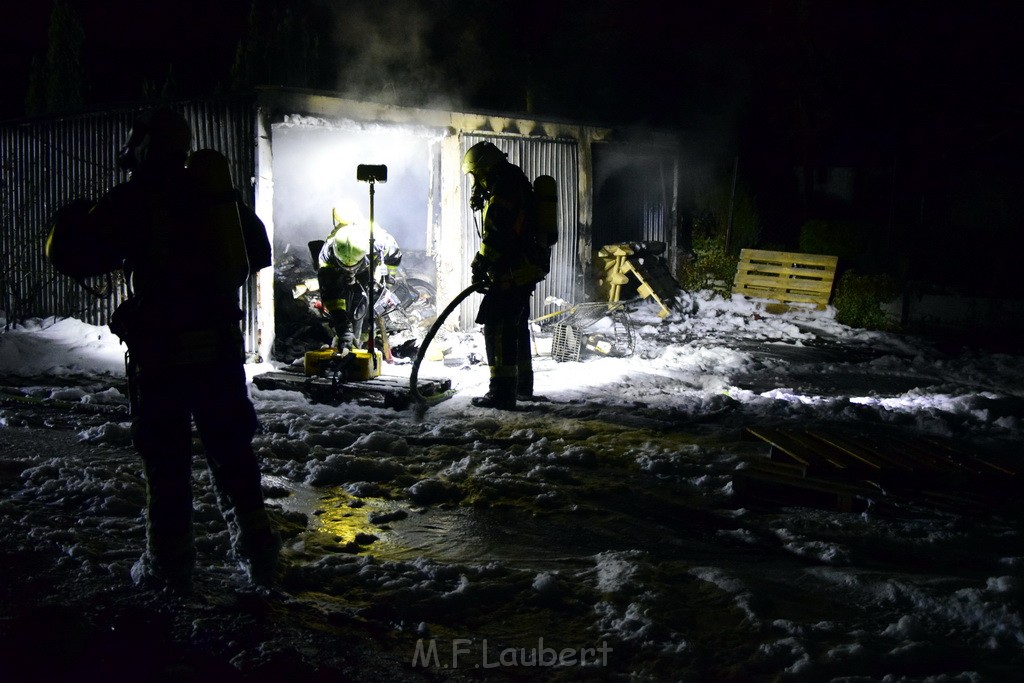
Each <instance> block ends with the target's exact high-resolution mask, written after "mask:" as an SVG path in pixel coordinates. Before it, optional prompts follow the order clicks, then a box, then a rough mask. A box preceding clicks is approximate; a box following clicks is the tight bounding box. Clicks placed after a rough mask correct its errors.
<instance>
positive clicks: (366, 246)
mask: <svg viewBox="0 0 1024 683" xmlns="http://www.w3.org/2000/svg"><path fill="white" fill-rule="evenodd" d="M330 239H331V249H332V250H333V251H334V258H336V259H337V260H338V263H339V264H341V266H342V267H343V268H345V269H346V270H351V271H359V270H361V269H362V268H363V267H365V264H366V263H367V260H366V254H367V253H368V252H369V251H370V231H369V229H368V228H367V227H366V226H365V225H364V224H362V223H341V224H339V225H338V228H337V229H336V230H335V231H334V234H333V235H331V238H330Z"/></svg>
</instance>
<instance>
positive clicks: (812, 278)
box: [732, 249, 839, 309]
mask: <svg viewBox="0 0 1024 683" xmlns="http://www.w3.org/2000/svg"><path fill="white" fill-rule="evenodd" d="M838 261H839V259H838V258H837V257H835V256H825V255H822V254H797V253H792V252H788V251H765V250H762V249H743V250H742V251H741V252H740V261H739V264H738V265H737V267H736V278H735V280H734V281H733V285H732V291H733V293H734V294H742V295H744V296H748V297H751V298H754V299H771V300H773V301H778V302H781V303H784V304H788V303H805V304H815V306H816V307H817V308H818V309H824V308H825V306H827V305H828V301H829V298H830V297H831V296H832V284H833V281H834V280H835V277H836V265H837V263H838Z"/></svg>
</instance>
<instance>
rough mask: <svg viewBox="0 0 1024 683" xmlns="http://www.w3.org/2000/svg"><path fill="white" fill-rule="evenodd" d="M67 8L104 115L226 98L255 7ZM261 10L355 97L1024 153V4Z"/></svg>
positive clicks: (28, 27) (42, 7) (38, 28)
mask: <svg viewBox="0 0 1024 683" xmlns="http://www.w3.org/2000/svg"><path fill="white" fill-rule="evenodd" d="M66 1H67V2H68V4H69V5H71V6H72V7H73V8H74V9H75V10H76V11H77V12H78V14H79V16H80V17H81V20H82V23H83V25H84V28H85V36H86V43H85V46H84V51H85V58H84V62H85V69H86V78H87V81H88V84H89V88H90V89H89V92H87V93H86V97H87V101H88V102H89V104H102V103H109V102H116V101H124V100H134V99H138V98H139V96H140V94H141V90H142V81H143V80H144V79H149V80H150V81H151V82H153V83H154V84H155V85H157V86H159V85H160V84H162V83H163V81H164V80H165V78H166V76H167V74H168V73H169V72H171V73H173V78H174V81H175V82H176V84H177V87H178V92H177V94H178V95H180V96H201V95H207V94H210V93H212V92H214V91H215V89H216V88H218V87H221V88H223V87H225V86H227V85H228V84H229V80H230V76H229V74H230V67H231V64H232V61H233V59H234V55H235V50H236V47H237V46H238V43H239V40H240V39H242V38H243V37H244V35H245V32H246V26H247V21H248V16H249V8H250V5H251V1H250V0H219V1H218V2H199V1H198V0H179V1H178V2H176V3H145V2H142V3H140V2H129V1H128V0H100V1H98V0H66ZM259 1H260V2H261V3H263V5H264V6H266V7H275V8H278V9H280V8H283V7H292V8H294V7H304V8H309V7H316V8H318V10H319V11H320V13H321V15H320V16H321V17H325V18H326V19H324V20H318V24H317V29H318V31H319V32H320V33H321V37H322V38H323V45H324V46H327V47H326V48H325V50H330V51H331V52H332V54H336V55H337V67H335V69H336V71H337V73H336V74H335V76H334V78H333V79H328V80H329V83H328V84H327V85H328V87H329V89H337V90H339V91H342V92H344V93H345V94H347V95H350V96H351V95H353V94H354V95H360V96H361V95H366V96H368V97H373V96H374V94H375V92H374V89H375V88H376V89H377V91H378V92H380V91H384V90H386V89H387V90H389V91H390V92H395V91H399V92H401V91H402V90H403V88H412V87H414V86H415V87H419V88H421V89H426V90H431V91H433V93H434V94H438V93H443V94H444V95H445V96H446V98H447V101H448V102H451V103H452V104H453V105H454V106H464V107H466V108H471V109H472V108H478V109H495V110H506V111H518V110H523V109H524V108H525V107H526V101H527V93H529V96H530V98H531V100H532V104H533V106H534V111H535V113H536V114H538V115H554V116H565V117H569V118H575V119H580V120H590V121H594V122H598V123H635V124H654V125H659V126H667V127H677V128H681V129H685V130H691V131H693V130H696V131H706V132H707V133H708V135H712V136H717V137H721V138H723V139H724V138H725V137H728V136H734V135H736V131H738V130H739V129H740V128H741V127H742V128H743V129H744V130H745V131H747V133H746V134H747V135H748V136H756V137H758V138H759V139H761V140H762V142H763V144H765V145H767V146H769V147H770V146H771V145H777V146H780V147H784V148H788V149H794V148H798V147H800V146H801V145H804V146H805V147H806V146H807V145H813V146H814V149H807V150H805V152H806V153H808V154H812V155H820V156H826V157H827V156H828V155H829V154H837V155H843V154H847V155H848V154H866V153H868V150H870V149H871V148H875V147H877V148H880V149H885V150H887V151H886V152H885V153H890V152H891V148H892V147H893V146H894V145H896V144H915V145H919V146H920V145H928V146H932V147H935V148H936V151H935V152H934V153H935V154H938V155H941V154H947V153H949V152H950V150H953V149H964V148H971V147H972V146H977V145H979V144H987V143H988V142H990V141H991V140H998V139H1000V138H1001V137H1006V136H1009V137H1015V138H1016V139H1017V140H1019V137H1020V131H1019V125H1020V124H1019V121H1020V120H1021V118H1022V117H1021V114H1022V109H1024V106H1022V94H1021V92H1022V91H1021V89H1020V87H1019V84H1018V80H1019V74H1020V67H1019V66H1018V65H1019V64H1021V63H1024V57H1022V55H1021V51H1022V49H1021V47H1020V46H1021V45H1022V44H1024V41H1022V40H1021V39H1020V36H1021V35H1022V32H1021V29H1022V28H1024V23H1022V22H1021V17H1022V10H1021V9H1020V8H1021V6H1024V3H1020V2H1017V1H1016V0H972V1H970V2H968V1H965V0H856V1H854V0H842V1H840V0H737V1H736V2H731V3H723V2H719V1H717V0H696V1H695V0H689V1H687V0H674V1H673V0H663V1H657V0H632V1H631V2H625V1H622V0H562V1H561V2H552V1H551V0H522V1H521V2H519V3H516V4H515V5H512V4H510V3H474V2H466V1H464V0H463V1H461V2H456V1H455V0H395V1H394V2H388V3H379V2H371V1H370V0H347V1H344V2H343V1H340V0H308V1H307V2H302V3H296V2H286V1H285V0H259ZM51 9H52V2H39V3H31V4H27V5H22V6H20V7H19V9H18V11H17V16H8V17H6V18H5V21H3V22H2V23H0V74H2V78H3V82H2V83H0V91H2V92H3V109H2V111H0V117H2V118H4V119H9V118H14V117H17V116H20V115H21V114H22V111H23V104H24V99H25V94H26V92H27V86H28V71H29V65H30V62H31V58H32V56H33V55H43V54H44V53H45V49H46V31H47V24H48V20H49V15H50V12H51ZM356 86H359V87H356ZM419 97H420V99H421V100H428V99H429V98H428V97H426V96H425V95H424V93H422V92H421V93H419ZM438 99H440V98H438ZM411 103H412V104H422V103H423V102H411ZM808 141H810V142H808Z"/></svg>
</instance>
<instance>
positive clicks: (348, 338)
mask: <svg viewBox="0 0 1024 683" xmlns="http://www.w3.org/2000/svg"><path fill="white" fill-rule="evenodd" d="M335 335H336V336H335V337H334V340H333V341H332V342H331V346H333V347H334V348H336V349H338V351H340V352H342V353H347V352H348V351H351V350H352V347H354V346H355V344H356V336H355V335H354V334H352V330H348V331H340V330H335Z"/></svg>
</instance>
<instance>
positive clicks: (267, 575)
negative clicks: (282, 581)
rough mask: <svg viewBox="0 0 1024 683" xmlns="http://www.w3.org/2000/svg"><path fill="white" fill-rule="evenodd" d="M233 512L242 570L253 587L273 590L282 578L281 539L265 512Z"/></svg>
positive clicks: (237, 557)
mask: <svg viewBox="0 0 1024 683" xmlns="http://www.w3.org/2000/svg"><path fill="white" fill-rule="evenodd" d="M233 512H234V515H233V517H234V523H235V524H236V525H237V529H238V535H237V537H236V538H235V543H234V555H235V558H236V560H237V561H238V566H239V568H240V569H241V570H242V572H243V573H244V574H245V576H246V578H247V579H248V580H249V582H250V583H252V584H254V585H256V586H265V587H270V586H273V585H274V584H275V583H276V582H277V578H278V576H277V574H278V565H279V563H280V553H281V536H280V535H279V534H278V533H277V532H276V531H275V530H274V528H273V525H272V523H271V520H270V516H269V515H268V514H267V511H266V509H265V508H262V507H260V508H257V509H254V510H250V511H239V510H238V509H235V510H234V511H233Z"/></svg>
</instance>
